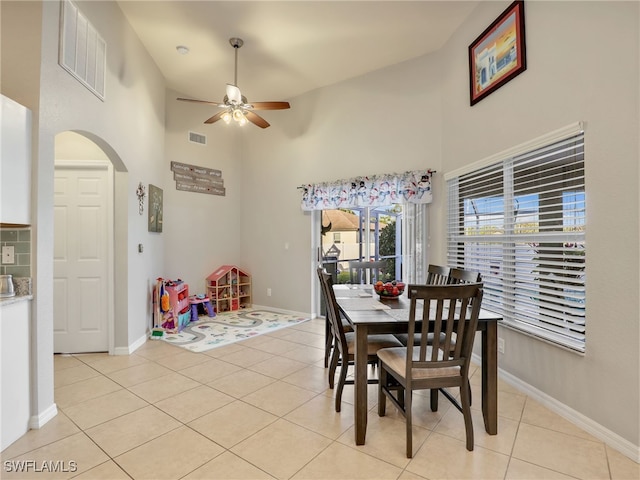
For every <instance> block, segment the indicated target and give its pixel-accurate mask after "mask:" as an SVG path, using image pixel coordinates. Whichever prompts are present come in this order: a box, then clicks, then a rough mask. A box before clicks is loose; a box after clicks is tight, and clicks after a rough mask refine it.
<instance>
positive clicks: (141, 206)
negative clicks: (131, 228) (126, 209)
mask: <svg viewBox="0 0 640 480" xmlns="http://www.w3.org/2000/svg"><path fill="white" fill-rule="evenodd" d="M136 196H137V197H138V213H139V214H140V215H142V213H143V212H144V197H146V196H147V192H146V191H145V189H144V185H143V184H142V182H140V183H139V184H138V188H137V189H136Z"/></svg>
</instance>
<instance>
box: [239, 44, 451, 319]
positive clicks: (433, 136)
mask: <svg viewBox="0 0 640 480" xmlns="http://www.w3.org/2000/svg"><path fill="white" fill-rule="evenodd" d="M437 59H438V57H437V55H436V56H430V57H426V58H424V59H422V60H421V61H417V62H416V61H413V62H406V63H402V64H399V65H396V66H394V67H392V68H388V69H385V70H381V71H378V72H374V73H372V74H369V75H366V76H364V77H359V78H356V79H353V80H350V81H347V82H343V83H340V84H338V85H335V86H332V87H328V88H323V89H320V90H316V91H314V92H312V93H310V94H307V95H303V96H300V97H297V98H293V99H291V102H290V103H291V109H290V110H282V111H277V112H264V117H265V118H266V119H267V120H268V121H269V122H270V123H271V127H269V128H268V129H265V130H260V129H258V128H253V129H249V130H245V131H244V132H243V136H244V138H243V144H242V145H243V154H242V155H243V162H242V163H243V168H244V172H243V178H244V180H245V188H244V197H245V208H244V209H243V219H242V227H243V235H242V238H243V256H244V257H245V258H246V261H247V264H248V268H249V269H250V271H251V272H252V274H253V295H254V302H255V303H257V304H260V305H266V306H274V307H280V308H286V309H289V310H294V311H300V312H310V311H311V293H310V289H311V284H312V282H315V278H316V277H315V273H312V272H314V270H313V265H312V259H313V258H314V256H313V252H312V251H311V215H310V214H309V213H303V212H302V211H301V209H300V199H301V192H300V191H299V190H298V189H297V187H298V186H299V185H302V184H305V183H309V182H315V181H322V180H337V179H340V178H348V177H352V176H357V175H367V174H374V173H391V172H403V171H406V170H414V169H419V168H434V169H435V170H439V169H440V165H441V159H440V139H441V133H442V132H441V125H440V122H441V120H440V118H441V112H440V109H441V99H440V89H439V74H438V69H437V68H431V65H433V64H434V63H435V62H437ZM256 235H260V238H261V240H260V242H257V243H256V241H255V238H256ZM285 244H288V245H289V248H288V249H285ZM265 252H268V255H265V254H264V253H265ZM267 288H271V289H272V296H271V297H267V296H266V290H267Z"/></svg>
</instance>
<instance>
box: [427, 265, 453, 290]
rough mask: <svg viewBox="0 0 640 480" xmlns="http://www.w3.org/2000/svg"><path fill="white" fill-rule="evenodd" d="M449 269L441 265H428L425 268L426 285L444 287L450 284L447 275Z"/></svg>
mask: <svg viewBox="0 0 640 480" xmlns="http://www.w3.org/2000/svg"><path fill="white" fill-rule="evenodd" d="M450 272H451V269H450V268H449V267H443V266H441V265H433V264H429V267H428V268H427V281H426V282H425V283H426V284H427V285H446V284H448V283H450V278H449V274H450Z"/></svg>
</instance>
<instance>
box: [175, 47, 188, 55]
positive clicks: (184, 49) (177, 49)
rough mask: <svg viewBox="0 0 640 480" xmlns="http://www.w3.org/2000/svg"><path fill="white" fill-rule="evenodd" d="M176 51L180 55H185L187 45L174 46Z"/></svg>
mask: <svg viewBox="0 0 640 480" xmlns="http://www.w3.org/2000/svg"><path fill="white" fill-rule="evenodd" d="M176 51H177V52H178V53H179V54H180V55H186V54H188V53H189V47H185V46H184V45H178V46H177V47H176Z"/></svg>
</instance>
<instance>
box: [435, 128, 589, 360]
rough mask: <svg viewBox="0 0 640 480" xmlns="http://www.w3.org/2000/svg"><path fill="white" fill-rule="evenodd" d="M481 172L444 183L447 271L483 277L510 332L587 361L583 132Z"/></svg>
mask: <svg viewBox="0 0 640 480" xmlns="http://www.w3.org/2000/svg"><path fill="white" fill-rule="evenodd" d="M532 144H533V143H532ZM494 160H495V159H494ZM478 165H479V166H478V167H477V168H475V169H471V170H468V171H460V172H458V173H456V174H454V175H450V176H448V177H445V178H447V190H448V227H447V255H448V263H449V265H450V266H456V267H461V268H465V269H471V270H476V271H479V272H481V273H482V277H483V282H484V292H485V293H484V298H483V308H487V309H489V310H493V311H497V312H500V313H501V314H502V315H503V318H504V325H506V326H509V327H512V328H515V329H518V330H520V331H523V332H525V333H527V334H530V335H534V336H536V337H539V338H541V339H544V340H547V341H550V342H553V343H555V344H559V345H562V346H564V347H567V348H570V349H572V350H575V351H578V352H584V351H585V336H586V315H585V259H586V244H585V229H586V216H585V200H586V197H585V195H586V192H585V180H584V133H583V132H582V131H578V132H573V133H572V134H570V135H567V136H565V137H564V138H560V139H558V138H554V139H553V140H552V141H550V142H549V143H542V144H541V142H539V141H536V142H535V147H533V148H526V146H525V148H521V149H520V151H517V150H516V151H512V152H510V154H508V155H505V156H504V158H502V159H500V160H496V161H493V162H480V163H479V164H478Z"/></svg>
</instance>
